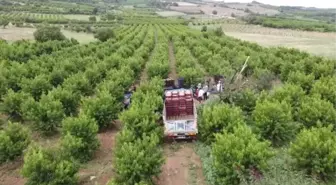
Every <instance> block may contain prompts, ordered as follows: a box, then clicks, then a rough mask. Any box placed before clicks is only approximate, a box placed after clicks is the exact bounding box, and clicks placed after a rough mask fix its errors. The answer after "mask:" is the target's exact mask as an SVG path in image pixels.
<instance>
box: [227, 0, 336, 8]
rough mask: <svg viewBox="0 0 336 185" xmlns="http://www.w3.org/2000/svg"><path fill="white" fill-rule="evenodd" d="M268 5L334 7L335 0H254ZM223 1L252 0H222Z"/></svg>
mask: <svg viewBox="0 0 336 185" xmlns="http://www.w3.org/2000/svg"><path fill="white" fill-rule="evenodd" d="M256 1H258V2H261V3H265V4H270V5H277V6H279V5H288V6H305V7H317V8H336V0H256ZM224 2H241V3H243V2H244V3H246V2H252V0H224Z"/></svg>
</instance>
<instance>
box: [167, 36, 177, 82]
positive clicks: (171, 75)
mask: <svg viewBox="0 0 336 185" xmlns="http://www.w3.org/2000/svg"><path fill="white" fill-rule="evenodd" d="M168 47H169V67H170V72H169V75H168V77H169V78H171V79H174V80H175V85H177V84H176V80H177V78H178V76H177V72H176V59H175V54H174V44H173V42H171V41H169V44H168Z"/></svg>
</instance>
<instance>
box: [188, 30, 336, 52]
mask: <svg viewBox="0 0 336 185" xmlns="http://www.w3.org/2000/svg"><path fill="white" fill-rule="evenodd" d="M221 26H222V28H223V31H224V33H225V34H226V35H229V36H232V37H235V38H238V39H242V40H247V41H251V42H256V43H258V44H260V45H263V46H267V47H272V46H284V47H289V48H297V49H300V50H302V51H306V52H309V53H312V54H314V55H320V56H326V57H331V58H336V54H335V51H336V45H335V41H336V33H321V32H308V31H297V30H289V29H275V28H265V27H261V26H255V25H245V24H223V25H221ZM193 27H196V28H197V29H201V27H202V26H193ZM208 27H209V28H210V29H212V28H217V27H219V25H208Z"/></svg>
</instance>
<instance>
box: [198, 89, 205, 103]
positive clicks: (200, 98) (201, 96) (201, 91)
mask: <svg viewBox="0 0 336 185" xmlns="http://www.w3.org/2000/svg"><path fill="white" fill-rule="evenodd" d="M203 94H204V90H203V89H200V90H199V91H198V97H197V99H199V100H200V101H202V99H203Z"/></svg>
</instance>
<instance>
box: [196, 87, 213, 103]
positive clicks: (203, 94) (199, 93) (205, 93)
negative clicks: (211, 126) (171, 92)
mask: <svg viewBox="0 0 336 185" xmlns="http://www.w3.org/2000/svg"><path fill="white" fill-rule="evenodd" d="M209 94H210V92H209V87H208V85H204V86H203V87H202V84H201V83H199V84H198V85H197V88H196V90H195V95H196V97H197V100H198V101H202V100H204V101H205V100H207V99H208V97H209Z"/></svg>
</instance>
